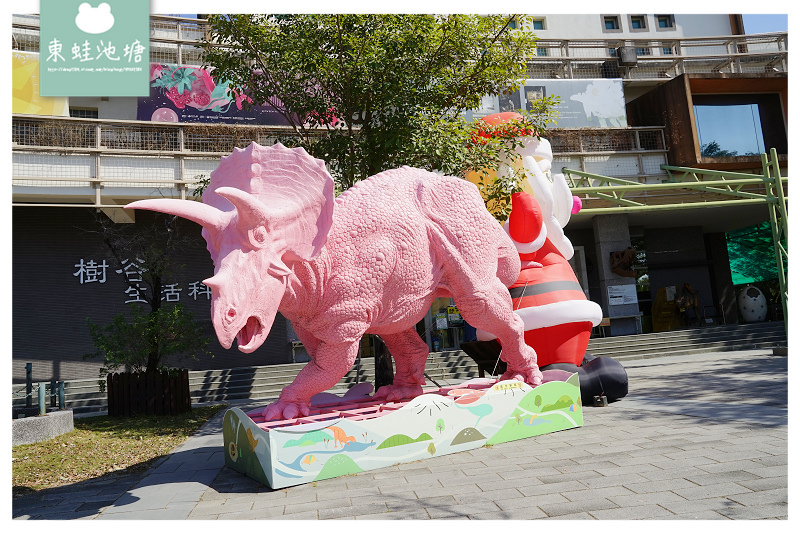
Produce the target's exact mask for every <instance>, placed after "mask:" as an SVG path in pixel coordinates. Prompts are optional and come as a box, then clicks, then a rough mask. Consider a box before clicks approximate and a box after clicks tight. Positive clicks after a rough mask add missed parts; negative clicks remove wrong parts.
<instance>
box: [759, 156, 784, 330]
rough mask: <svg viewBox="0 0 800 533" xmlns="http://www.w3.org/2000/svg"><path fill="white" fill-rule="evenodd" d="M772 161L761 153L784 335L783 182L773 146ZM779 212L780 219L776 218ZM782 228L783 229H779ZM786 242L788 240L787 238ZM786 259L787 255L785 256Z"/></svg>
mask: <svg viewBox="0 0 800 533" xmlns="http://www.w3.org/2000/svg"><path fill="white" fill-rule="evenodd" d="M770 152H771V153H770V155H771V157H772V161H771V162H770V161H768V160H767V154H761V166H762V169H763V172H764V186H765V188H766V191H767V207H768V209H769V226H770V230H771V231H772V244H773V247H774V250H775V265H776V267H777V271H778V286H779V288H780V292H781V306H782V307H783V324H784V327H785V329H786V335H787V336H788V335H789V314H788V311H789V309H788V302H787V300H788V291H787V284H786V271H785V270H784V265H783V258H784V248H783V244H782V242H781V241H782V239H781V236H782V235H781V233H783V237H786V236H787V235H786V226H787V222H788V221H787V219H786V200H785V198H784V195H783V184H782V182H781V178H780V169H779V168H778V161H777V160H778V154H777V152H776V150H775V149H774V148H773V149H772V150H771V151H770ZM773 165H774V175H773V172H771V168H770V167H771V166H773ZM779 213H780V218H781V220H778V214H779ZM781 230H783V231H781ZM787 243H788V240H787ZM787 259H788V257H787Z"/></svg>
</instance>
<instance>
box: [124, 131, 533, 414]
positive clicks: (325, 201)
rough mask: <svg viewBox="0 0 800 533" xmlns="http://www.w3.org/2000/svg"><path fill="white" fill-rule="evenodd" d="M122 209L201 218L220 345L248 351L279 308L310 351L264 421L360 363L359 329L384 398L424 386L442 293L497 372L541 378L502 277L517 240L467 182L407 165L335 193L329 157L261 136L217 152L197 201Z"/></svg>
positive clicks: (298, 407)
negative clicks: (380, 352) (428, 324)
mask: <svg viewBox="0 0 800 533" xmlns="http://www.w3.org/2000/svg"><path fill="white" fill-rule="evenodd" d="M128 207H133V208H137V209H150V210H155V211H161V212H166V213H172V214H177V215H180V216H184V217H186V218H189V219H191V220H194V221H196V222H198V223H200V224H201V225H202V226H203V228H204V230H203V236H204V237H205V239H206V242H207V244H208V249H209V252H210V253H211V256H212V259H213V260H214V276H213V277H212V278H210V279H208V280H206V281H205V283H206V284H207V285H209V286H210V287H211V291H212V304H211V306H212V318H213V322H214V327H215V330H216V332H217V337H218V338H219V341H220V343H221V344H222V345H223V346H224V347H226V348H229V347H230V346H231V345H232V343H233V340H234V338H235V339H237V342H238V345H239V349H240V350H242V351H244V352H252V351H254V350H255V349H257V348H258V347H259V346H260V345H261V344H262V343H263V341H264V339H265V338H266V336H267V334H268V333H269V329H270V328H271V326H272V322H273V320H274V318H275V314H276V312H277V311H280V312H281V313H282V314H283V315H284V316H286V317H287V318H288V319H290V320H291V321H292V324H293V326H294V328H295V331H296V332H297V335H298V337H299V339H300V341H302V342H303V344H304V345H305V347H306V349H307V351H308V353H309V355H310V356H311V361H310V362H309V363H308V364H307V365H306V366H305V367H304V368H303V370H302V371H301V372H300V373H299V374H298V376H297V377H296V378H295V380H294V382H293V383H291V384H290V385H288V386H287V387H286V388H285V389H284V390H283V391H282V392H281V395H280V397H279V399H278V401H277V402H275V403H273V404H271V405H269V406H267V407H266V408H265V410H264V415H265V417H266V418H267V419H276V418H294V417H296V416H298V415H305V414H307V413H308V412H309V402H310V399H311V397H312V396H313V395H314V394H316V393H318V392H322V391H325V390H327V389H328V388H330V387H332V386H333V385H335V384H336V383H337V382H338V381H339V380H340V379H341V378H342V376H344V374H345V373H346V372H347V371H348V370H349V369H350V368H351V366H352V365H353V363H354V361H355V359H356V356H357V354H358V346H359V342H360V340H361V337H362V336H363V335H364V334H365V333H374V334H378V335H380V336H381V338H382V339H383V341H384V342H385V343H386V346H387V348H388V349H389V351H390V352H391V354H392V356H393V357H394V359H395V367H396V375H395V378H394V383H393V384H392V385H388V386H385V387H381V389H379V390H378V391H377V393H376V397H378V398H382V399H385V400H387V401H392V400H398V399H402V398H409V397H413V396H416V395H418V394H421V392H422V385H423V384H424V376H423V372H424V368H425V360H426V358H427V356H428V349H427V346H426V344H425V343H424V342H423V341H422V339H421V338H420V337H419V335H418V334H417V332H416V330H415V325H416V324H417V322H419V321H420V320H421V319H422V318H423V316H424V315H425V313H426V312H427V310H428V308H429V307H430V305H431V304H432V302H433V300H434V298H437V297H446V296H450V297H452V298H453V299H454V300H455V302H456V305H457V306H458V308H459V311H460V312H461V314H462V316H463V318H464V319H465V320H466V321H467V322H469V323H470V324H472V325H474V326H476V327H477V328H479V329H481V330H485V331H488V332H491V333H492V334H493V335H494V336H495V337H497V338H498V340H499V341H500V342H501V343H502V345H503V354H502V358H503V360H504V361H506V362H507V363H508V371H507V372H506V374H504V375H503V376H502V379H518V380H523V381H526V382H527V383H529V384H531V385H534V386H535V385H539V384H541V372H540V371H539V368H538V366H537V365H536V353H535V351H534V350H533V349H532V348H531V347H530V346H528V345H526V344H525V342H524V339H523V324H522V320H521V319H520V318H519V317H518V316H517V315H516V314H515V313H514V312H513V311H512V304H511V297H510V295H509V292H508V290H507V289H506V287H507V286H509V285H511V284H512V283H513V282H514V281H516V279H517V277H518V276H519V273H520V258H519V254H518V252H517V250H516V249H515V247H514V244H513V243H512V241H511V239H510V238H509V237H508V235H507V234H506V232H505V231H504V230H503V228H502V227H501V226H500V225H499V224H498V223H497V221H495V220H494V218H493V217H492V216H491V215H490V214H489V212H488V211H487V210H486V208H485V205H484V203H483V200H482V199H481V196H480V194H479V193H478V190H477V188H476V187H475V186H474V185H472V184H471V183H469V182H466V181H464V180H461V179H458V178H453V177H446V176H439V175H436V174H433V173H430V172H426V171H424V170H419V169H414V168H409V167H403V168H399V169H395V170H389V171H386V172H382V173H380V174H378V175H375V176H372V177H371V178H368V179H366V180H364V181H362V182H360V183H358V184H357V185H355V186H354V187H352V188H351V189H349V190H348V191H346V192H345V193H343V194H342V195H340V196H339V197H338V198H336V199H334V197H333V180H332V179H331V177H330V175H328V173H327V171H326V170H325V166H324V163H323V162H322V161H320V160H317V159H314V158H312V157H310V156H309V155H308V154H306V152H305V151H303V150H302V149H299V148H296V149H288V148H285V147H284V146H282V145H280V144H277V145H275V146H272V147H262V146H259V145H257V144H255V143H253V144H251V145H250V146H249V147H248V148H246V149H244V150H241V149H236V150H235V151H234V153H233V154H232V155H230V156H228V157H226V158H223V160H222V162H221V163H220V166H219V167H218V169H217V170H215V171H214V172H213V173H212V176H211V185H210V186H209V187H208V189H207V190H206V191H205V192H204V194H203V203H202V204H200V203H198V202H191V201H186V200H141V201H138V202H134V203H132V204H130V205H129V206H128Z"/></svg>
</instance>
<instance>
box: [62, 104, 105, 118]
mask: <svg viewBox="0 0 800 533" xmlns="http://www.w3.org/2000/svg"><path fill="white" fill-rule="evenodd" d="M69 116H70V117H72V118H99V115H98V113H97V108H89V107H70V108H69Z"/></svg>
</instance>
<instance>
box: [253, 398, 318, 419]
mask: <svg viewBox="0 0 800 533" xmlns="http://www.w3.org/2000/svg"><path fill="white" fill-rule="evenodd" d="M310 411H311V408H310V406H309V404H308V403H301V402H287V401H285V400H278V401H277V402H274V403H271V404H269V405H268V406H266V407H265V408H264V410H263V411H262V414H263V415H264V420H289V419H291V418H298V417H299V416H308V414H309V412H310Z"/></svg>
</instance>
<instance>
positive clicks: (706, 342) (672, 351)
mask: <svg viewBox="0 0 800 533" xmlns="http://www.w3.org/2000/svg"><path fill="white" fill-rule="evenodd" d="M775 346H786V330H785V326H784V323H783V322H765V323H760V324H746V325H731V326H717V327H704V328H698V329H686V330H678V331H670V332H664V333H647V334H642V335H626V336H620V337H609V338H593V339H591V340H590V341H589V347H588V350H587V351H588V353H591V354H592V355H595V356H601V357H602V356H606V357H613V358H614V359H617V360H623V361H624V360H632V359H645V358H650V357H664V356H672V355H690V354H698V353H707V352H710V351H720V352H724V351H729V350H744V349H756V348H770V347H775ZM305 365H306V363H291V364H285V365H270V366H253V367H242V368H231V369H224V370H199V371H190V372H189V388H190V394H191V396H192V400H193V401H194V402H196V403H201V402H218V401H227V400H235V399H252V400H262V399H263V400H265V401H266V400H271V399H274V398H277V397H278V395H279V394H280V392H281V390H283V388H284V387H286V386H287V385H288V384H289V383H291V382H292V381H293V380H294V378H295V376H297V374H298V373H299V372H300V370H302V368H303V367H304V366H305ZM425 372H426V374H427V379H426V386H435V384H436V383H438V384H452V383H458V382H461V381H465V380H467V379H471V378H476V377H478V366H477V364H476V363H475V362H474V361H473V360H472V358H470V357H469V356H468V355H466V354H465V353H464V352H462V351H460V350H450V351H444V352H435V353H432V354H430V355H429V356H428V359H427V360H426V362H425ZM374 379H375V360H374V359H372V358H364V359H361V361H360V368H358V369H356V367H355V365H354V366H353V368H351V369H350V371H349V372H348V373H347V374H346V375H345V376H344V377H343V378H342V379H341V380H339V382H338V383H337V384H336V386H334V387H333V388H332V389H331V390H330V392H334V393H336V394H343V393H344V392H346V391H347V390H348V389H349V388H350V387H352V386H353V385H355V384H356V383H363V382H370V383H374ZM12 390H13V392H14V394H13V395H12V404H13V406H14V407H18V406H23V405H24V404H25V398H24V397H22V396H21V395H20V394H19V391H20V390H24V385H20V384H15V385H13V386H12ZM65 402H66V406H67V407H68V408H71V409H73V410H74V411H75V412H77V413H80V412H90V411H100V410H104V409H105V408H106V403H107V398H106V393H105V392H100V388H99V385H98V380H96V379H89V380H74V381H69V382H67V383H66V384H65ZM34 403H35V399H34ZM48 405H49V399H48Z"/></svg>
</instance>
